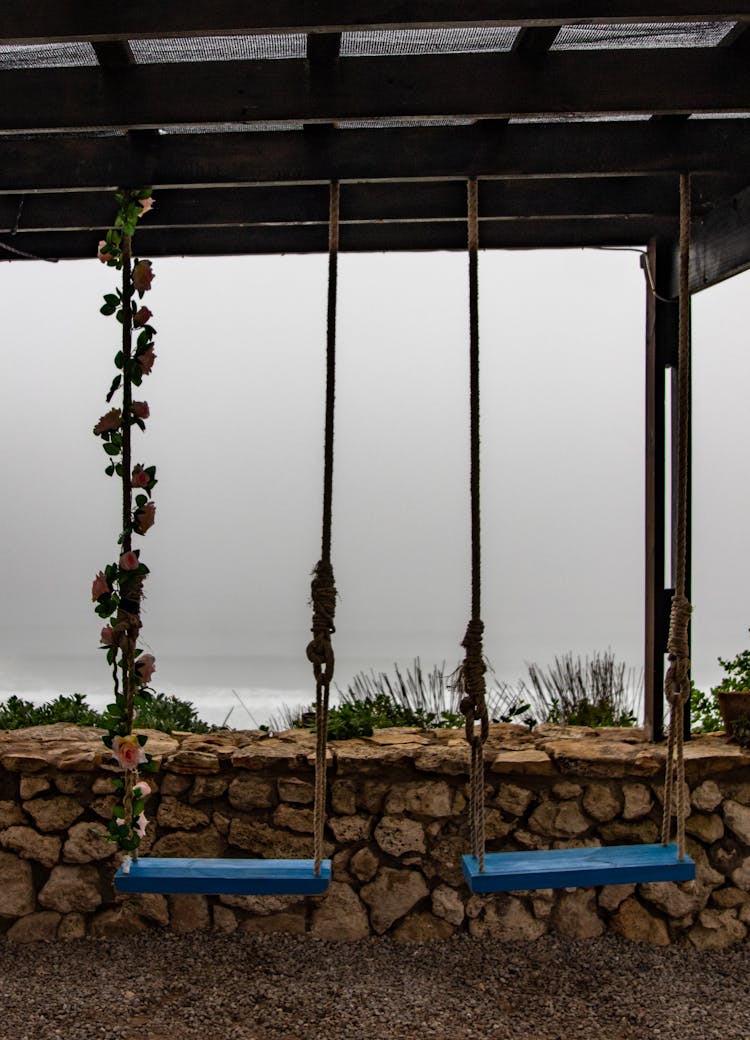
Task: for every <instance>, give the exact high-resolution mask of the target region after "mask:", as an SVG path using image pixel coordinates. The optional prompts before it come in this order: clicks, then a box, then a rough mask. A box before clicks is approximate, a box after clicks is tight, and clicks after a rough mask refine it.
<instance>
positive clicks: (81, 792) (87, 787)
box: [55, 773, 92, 801]
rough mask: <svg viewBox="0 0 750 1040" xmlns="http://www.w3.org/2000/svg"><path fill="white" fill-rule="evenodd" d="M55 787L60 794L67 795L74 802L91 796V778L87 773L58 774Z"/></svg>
mask: <svg viewBox="0 0 750 1040" xmlns="http://www.w3.org/2000/svg"><path fill="white" fill-rule="evenodd" d="M55 787H56V788H57V790H58V791H59V792H60V794H68V795H70V796H71V797H72V798H75V799H76V801H81V800H82V799H85V798H86V797H87V796H89V795H91V793H92V791H91V777H90V776H89V775H88V774H87V773H58V774H57V776H56V777H55Z"/></svg>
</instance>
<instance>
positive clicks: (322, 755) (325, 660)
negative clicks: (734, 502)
mask: <svg viewBox="0 0 750 1040" xmlns="http://www.w3.org/2000/svg"><path fill="white" fill-rule="evenodd" d="M339 203H340V190H339V183H338V181H331V189H330V202H329V219H328V322H327V332H326V414H325V446H324V453H323V454H324V458H323V537H322V545H321V554H320V560H319V561H318V563H317V564H316V566H315V570H314V571H313V579H312V585H311V589H310V598H311V601H312V608H313V621H312V633H313V638H312V640H311V641H310V643H308V646H307V658H308V660H309V661H310V662H311V663H312V666H313V674H314V675H315V720H316V746H315V807H314V811H313V859H314V867H315V876H316V877H319V876H320V865H321V862H322V860H323V834H324V829H325V820H326V765H327V763H326V754H327V738H328V702H329V697H330V690H331V681H332V679H333V669H334V664H335V661H334V655H333V646H332V644H331V636H332V635H333V633H334V632H335V631H336V628H335V626H334V623H333V622H334V616H335V613H336V585H335V582H334V577H333V567H332V566H331V528H332V518H333V419H334V404H335V400H336V293H337V287H338V255H339Z"/></svg>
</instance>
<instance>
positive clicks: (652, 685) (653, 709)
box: [644, 239, 678, 740]
mask: <svg viewBox="0 0 750 1040" xmlns="http://www.w3.org/2000/svg"><path fill="white" fill-rule="evenodd" d="M673 249H674V244H673V243H672V242H668V241H662V240H656V239H652V241H651V242H650V243H649V247H648V254H647V261H648V265H649V270H650V272H651V277H652V278H653V282H654V284H655V287H656V292H657V293H658V294H659V295H660V296H666V295H667V294H668V291H669V284H670V278H671V269H672V263H673V255H674V253H673ZM647 286H650V283H649V281H648V280H647ZM677 345H678V311H677V304H676V302H675V303H671V302H669V303H666V302H664V301H662V300H659V299H657V297H656V296H655V295H654V293H653V292H652V291H651V288H650V287H648V288H647V291H646V489H645V492H646V494H645V499H646V501H645V505H646V517H645V521H646V523H645V535H646V554H645V557H646V559H645V564H646V566H645V605H646V610H645V619H644V621H645V668H644V694H645V704H644V715H645V719H644V721H645V724H646V728H647V730H648V733H649V736H650V737H651V739H652V740H661V739H662V738H663V736H664V654H665V653H666V649H667V634H668V631H669V606H670V601H671V589H666V588H665V545H666V491H665V451H666V414H665V412H666V369H667V368H668V367H671V366H674V368H673V371H676V364H677ZM673 410H674V406H673Z"/></svg>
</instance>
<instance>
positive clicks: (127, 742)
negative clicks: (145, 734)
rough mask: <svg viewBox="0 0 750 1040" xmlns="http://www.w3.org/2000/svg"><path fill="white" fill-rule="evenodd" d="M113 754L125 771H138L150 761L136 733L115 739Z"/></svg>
mask: <svg viewBox="0 0 750 1040" xmlns="http://www.w3.org/2000/svg"><path fill="white" fill-rule="evenodd" d="M112 754H113V755H114V757H115V758H116V759H117V761H118V763H119V764H120V766H121V767H122V768H123V769H136V768H137V767H138V766H140V765H143V764H144V762H147V761H148V759H147V758H146V752H145V751H144V750H143V748H142V747H141V745H140V744H139V743H138V737H137V736H136V735H135V733H129V734H128V735H127V737H115V738H114V740H113V741H112Z"/></svg>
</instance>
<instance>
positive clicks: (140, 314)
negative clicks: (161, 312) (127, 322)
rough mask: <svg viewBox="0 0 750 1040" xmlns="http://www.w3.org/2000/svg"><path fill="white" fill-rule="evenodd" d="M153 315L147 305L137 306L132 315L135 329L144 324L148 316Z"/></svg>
mask: <svg viewBox="0 0 750 1040" xmlns="http://www.w3.org/2000/svg"><path fill="white" fill-rule="evenodd" d="M152 317H153V312H152V311H150V310H149V309H148V307H139V308H138V310H137V311H136V312H135V314H134V315H133V324H134V325H135V327H136V328H137V329H139V328H141V326H142V325H145V324H146V322H147V321H148V319H149V318H152Z"/></svg>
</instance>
